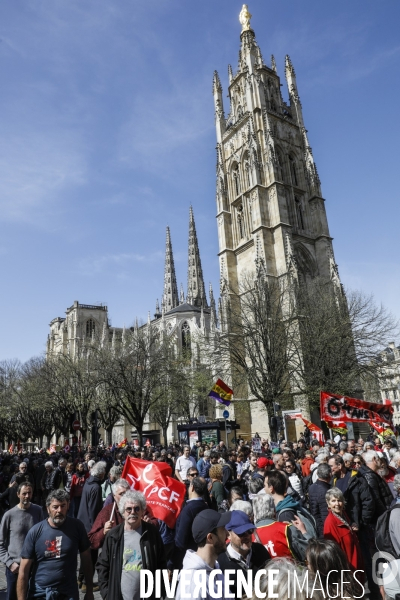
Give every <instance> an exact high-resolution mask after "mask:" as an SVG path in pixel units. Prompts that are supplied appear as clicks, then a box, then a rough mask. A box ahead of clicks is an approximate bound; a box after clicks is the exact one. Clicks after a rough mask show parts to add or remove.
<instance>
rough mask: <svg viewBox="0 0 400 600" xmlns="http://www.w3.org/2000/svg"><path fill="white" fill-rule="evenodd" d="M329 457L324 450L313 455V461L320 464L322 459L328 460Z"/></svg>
mask: <svg viewBox="0 0 400 600" xmlns="http://www.w3.org/2000/svg"><path fill="white" fill-rule="evenodd" d="M328 458H329V454H327V453H326V452H323V453H321V454H317V456H316V457H315V462H316V463H317V464H318V465H320V464H322V463H323V462H324V460H328Z"/></svg>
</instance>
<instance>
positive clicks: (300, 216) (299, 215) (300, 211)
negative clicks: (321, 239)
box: [294, 196, 305, 229]
mask: <svg viewBox="0 0 400 600" xmlns="http://www.w3.org/2000/svg"><path fill="white" fill-rule="evenodd" d="M294 202H295V206H296V217H297V226H298V228H299V229H305V227H304V217H303V207H302V206H301V200H300V198H298V197H297V196H295V197H294Z"/></svg>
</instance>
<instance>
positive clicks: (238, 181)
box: [232, 165, 240, 196]
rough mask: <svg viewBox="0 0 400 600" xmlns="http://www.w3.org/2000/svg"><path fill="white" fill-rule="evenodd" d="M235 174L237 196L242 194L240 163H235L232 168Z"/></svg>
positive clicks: (234, 181) (234, 184)
mask: <svg viewBox="0 0 400 600" xmlns="http://www.w3.org/2000/svg"><path fill="white" fill-rule="evenodd" d="M232 176H233V189H234V193H235V196H239V194H240V175H239V165H235V166H234V167H233V170H232Z"/></svg>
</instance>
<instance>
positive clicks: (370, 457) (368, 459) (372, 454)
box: [362, 450, 378, 465]
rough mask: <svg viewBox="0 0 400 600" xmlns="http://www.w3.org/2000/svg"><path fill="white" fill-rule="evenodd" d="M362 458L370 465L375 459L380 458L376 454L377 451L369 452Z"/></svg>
mask: <svg viewBox="0 0 400 600" xmlns="http://www.w3.org/2000/svg"><path fill="white" fill-rule="evenodd" d="M362 457H363V459H364V460H365V463H366V464H367V465H368V464H370V463H372V461H373V460H374V458H378V453H377V452H375V450H368V451H367V452H364V453H363V455H362Z"/></svg>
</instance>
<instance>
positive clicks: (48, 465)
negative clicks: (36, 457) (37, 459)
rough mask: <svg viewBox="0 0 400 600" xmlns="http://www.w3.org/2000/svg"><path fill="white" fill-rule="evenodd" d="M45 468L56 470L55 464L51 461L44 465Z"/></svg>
mask: <svg viewBox="0 0 400 600" xmlns="http://www.w3.org/2000/svg"><path fill="white" fill-rule="evenodd" d="M44 466H45V467H51V468H52V469H54V465H53V463H52V462H51V460H48V461H47V462H45V463H44Z"/></svg>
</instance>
